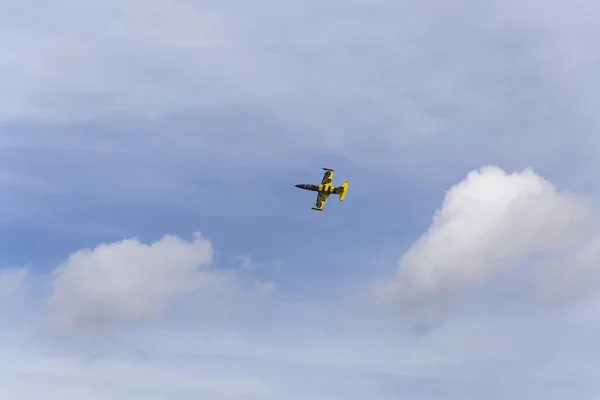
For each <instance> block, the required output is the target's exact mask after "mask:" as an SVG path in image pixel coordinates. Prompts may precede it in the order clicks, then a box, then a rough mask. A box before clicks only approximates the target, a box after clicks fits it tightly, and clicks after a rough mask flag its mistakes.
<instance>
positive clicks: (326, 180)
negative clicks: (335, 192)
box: [321, 168, 333, 185]
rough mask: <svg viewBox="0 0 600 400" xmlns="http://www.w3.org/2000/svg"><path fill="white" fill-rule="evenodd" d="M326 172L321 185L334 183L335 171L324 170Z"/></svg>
mask: <svg viewBox="0 0 600 400" xmlns="http://www.w3.org/2000/svg"><path fill="white" fill-rule="evenodd" d="M323 169H324V170H325V174H324V175H323V180H322V181H321V185H324V184H326V183H331V182H333V170H332V169H329V168H323Z"/></svg>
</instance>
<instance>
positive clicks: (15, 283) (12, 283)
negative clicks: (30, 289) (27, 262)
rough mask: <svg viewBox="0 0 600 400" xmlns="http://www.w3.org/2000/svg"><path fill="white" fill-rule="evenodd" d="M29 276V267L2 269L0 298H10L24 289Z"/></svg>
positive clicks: (0, 272)
mask: <svg viewBox="0 0 600 400" xmlns="http://www.w3.org/2000/svg"><path fill="white" fill-rule="evenodd" d="M28 276H29V268H28V267H11V268H4V269H0V297H6V296H10V295H12V294H14V293H16V292H18V291H20V290H21V289H22V288H23V285H24V284H25V282H26V281H27V277H28Z"/></svg>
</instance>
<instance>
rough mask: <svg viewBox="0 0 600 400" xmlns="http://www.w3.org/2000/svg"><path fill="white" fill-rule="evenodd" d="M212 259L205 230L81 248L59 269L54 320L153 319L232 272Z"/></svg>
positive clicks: (90, 324)
mask: <svg viewBox="0 0 600 400" xmlns="http://www.w3.org/2000/svg"><path fill="white" fill-rule="evenodd" d="M211 262H212V247H211V244H210V242H209V241H208V240H207V239H205V238H203V237H202V236H201V235H200V234H195V236H194V238H193V240H192V241H190V242H188V241H186V240H183V239H181V238H179V237H176V236H172V235H166V236H164V237H163V238H162V239H160V240H158V241H156V242H154V243H151V244H144V243H140V241H139V240H137V239H126V240H123V241H121V242H116V243H110V244H101V245H99V246H97V247H96V248H95V249H85V250H79V251H77V252H75V253H74V254H72V255H70V256H69V258H68V259H67V260H66V261H65V262H64V263H63V264H62V265H60V266H59V267H58V268H57V269H56V270H55V271H54V273H53V280H52V293H51V296H50V297H49V299H48V306H49V310H50V312H51V314H50V317H51V321H52V323H53V324H58V325H59V326H63V327H80V328H91V329H96V328H102V327H110V326H113V325H119V324H122V323H132V322H133V323H135V322H148V321H152V320H154V319H155V318H156V317H158V316H159V315H160V314H161V312H162V311H163V310H164V309H165V307H167V306H168V305H169V303H170V302H171V301H172V300H175V299H177V298H179V297H180V296H183V295H186V294H190V293H192V292H194V291H197V290H201V289H202V288H204V287H209V288H213V286H214V285H219V284H222V283H223V281H224V280H226V279H227V275H224V274H220V273H218V272H213V271H208V270H206V268H207V266H209V265H210V263H211Z"/></svg>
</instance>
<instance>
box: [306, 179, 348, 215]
mask: <svg viewBox="0 0 600 400" xmlns="http://www.w3.org/2000/svg"><path fill="white" fill-rule="evenodd" d="M323 170H324V171H325V175H323V180H321V184H320V185H311V184H300V185H296V187H297V188H300V189H304V190H310V191H313V192H317V202H316V204H315V206H314V207H312V209H313V210H317V211H323V207H325V203H327V199H329V195H331V194H337V195H339V196H340V201H344V198H345V197H346V192H347V191H348V182H344V183H342V186H339V187H335V186H333V184H332V183H331V182H332V180H333V170H332V169H330V168H323Z"/></svg>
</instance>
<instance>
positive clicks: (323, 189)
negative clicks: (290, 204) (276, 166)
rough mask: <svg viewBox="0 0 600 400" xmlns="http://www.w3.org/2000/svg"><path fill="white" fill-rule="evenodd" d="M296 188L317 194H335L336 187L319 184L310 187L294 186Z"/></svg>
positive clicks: (329, 184)
mask: <svg viewBox="0 0 600 400" xmlns="http://www.w3.org/2000/svg"><path fill="white" fill-rule="evenodd" d="M296 187H297V188H300V189H304V190H310V191H312V192H319V193H336V187H335V186H333V185H332V184H331V183H325V184H321V185H312V184H310V183H308V184H306V183H305V184H300V185H296Z"/></svg>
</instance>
